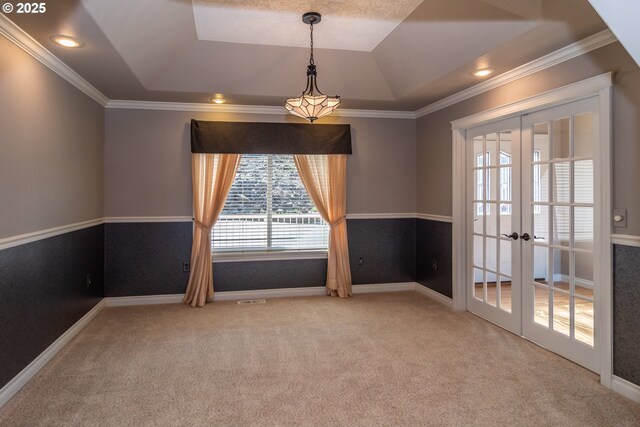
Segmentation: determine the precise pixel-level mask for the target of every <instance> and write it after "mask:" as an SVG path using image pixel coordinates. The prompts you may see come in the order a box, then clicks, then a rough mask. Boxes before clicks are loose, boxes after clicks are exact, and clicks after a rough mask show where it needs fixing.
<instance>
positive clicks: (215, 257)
mask: <svg viewBox="0 0 640 427" xmlns="http://www.w3.org/2000/svg"><path fill="white" fill-rule="evenodd" d="M300 259H327V251H279V252H276V251H273V252H266V251H265V252H213V253H212V254H211V260H212V262H213V263H214V264H216V263H219V262H247V261H285V260H300Z"/></svg>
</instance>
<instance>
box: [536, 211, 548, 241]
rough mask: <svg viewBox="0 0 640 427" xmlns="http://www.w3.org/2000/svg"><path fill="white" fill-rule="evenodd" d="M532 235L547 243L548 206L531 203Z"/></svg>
mask: <svg viewBox="0 0 640 427" xmlns="http://www.w3.org/2000/svg"><path fill="white" fill-rule="evenodd" d="M533 235H534V236H535V237H536V238H537V239H538V240H542V239H544V241H541V243H549V206H546V205H533Z"/></svg>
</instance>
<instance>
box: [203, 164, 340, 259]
mask: <svg viewBox="0 0 640 427" xmlns="http://www.w3.org/2000/svg"><path fill="white" fill-rule="evenodd" d="M328 237H329V226H328V225H327V224H326V223H325V222H324V221H323V220H322V218H321V217H320V215H319V214H318V211H317V210H316V208H315V206H314V204H313V202H312V201H311V199H310V198H309V195H308V194H307V191H306V190H305V188H304V186H303V185H302V182H301V181H300V177H299V176H298V171H297V169H296V166H295V164H294V162H293V156H290V155H271V154H245V155H243V156H242V159H241V161H240V166H239V168H238V173H237V174H236V178H235V181H234V183H233V186H232V187H231V190H230V192H229V196H228V197H227V201H226V203H225V205H224V209H223V211H222V214H221V215H220V218H218V221H217V222H216V224H215V226H214V228H213V230H212V239H211V248H212V251H214V252H249V251H282V250H287V251H308V250H326V249H327V246H328Z"/></svg>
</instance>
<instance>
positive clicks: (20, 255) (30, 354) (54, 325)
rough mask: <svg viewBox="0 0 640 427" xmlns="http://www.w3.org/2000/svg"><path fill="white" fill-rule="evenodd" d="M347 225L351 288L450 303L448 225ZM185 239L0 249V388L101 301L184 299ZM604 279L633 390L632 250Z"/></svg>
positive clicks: (258, 277) (94, 235)
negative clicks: (430, 296) (433, 294)
mask: <svg viewBox="0 0 640 427" xmlns="http://www.w3.org/2000/svg"><path fill="white" fill-rule="evenodd" d="M347 226H348V232H349V255H350V260H351V269H352V276H353V283H354V284H364V283H393V282H410V281H417V282H419V283H422V284H424V285H425V286H428V287H430V288H431V289H433V290H435V291H437V292H440V293H442V294H443V295H446V296H451V291H452V288H451V285H452V283H451V266H452V262H451V224H449V223H444V222H436V221H428V220H422V219H418V220H416V219H406V218H405V219H367V220H348V224H347ZM191 233H192V226H191V223H124V224H122V223H114V224H106V225H100V226H95V227H91V228H87V229H84V230H79V231H74V232H71V233H67V234H63V235H60V236H55V237H51V238H47V239H43V240H40V241H36V242H33V243H28V244H24V245H21V246H17V247H13V248H9V249H5V250H2V251H0V342H2V351H0V387H2V386H3V385H5V384H6V383H7V382H8V381H10V380H11V379H12V378H13V377H14V376H15V375H16V374H18V373H19V372H20V371H21V370H22V369H24V368H25V367H26V366H27V365H28V364H29V363H30V362H31V361H33V360H34V359H35V358H36V357H37V356H38V355H39V354H40V353H41V352H42V351H44V350H45V349H46V348H47V347H48V346H49V345H50V344H51V343H53V341H55V340H56V339H57V338H58V337H59V336H60V335H62V334H63V333H64V332H65V331H66V330H67V329H68V328H69V327H71V326H72V325H73V324H74V323H75V322H76V321H77V320H79V319H80V318H81V317H82V316H83V315H85V314H86V313H87V312H88V311H89V310H90V309H91V308H92V307H94V306H95V304H97V303H98V302H99V301H100V299H101V298H102V297H103V296H132V295H154V294H176V293H182V292H184V290H185V288H186V284H187V280H188V273H184V272H182V263H183V262H184V261H188V260H189V257H190V251H191ZM360 258H362V260H363V262H362V264H359V263H358V260H359V259H360ZM87 275H88V276H89V278H90V280H91V284H89V285H87ZM613 275H614V295H613V301H614V322H613V324H614V357H613V359H614V374H615V375H617V376H619V377H621V378H624V379H626V380H628V381H630V382H632V383H635V384H638V385H640V364H639V363H638V360H640V332H639V331H640V316H638V306H639V305H640V248H636V247H629V246H620V245H615V246H614V271H613ZM325 276H326V260H324V259H318V260H290V261H261V262H228V263H216V264H214V280H215V287H216V289H217V290H218V291H235V290H255V289H273V288H288V287H304V286H322V285H323V284H324V281H325ZM103 278H104V281H103Z"/></svg>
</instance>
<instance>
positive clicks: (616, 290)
mask: <svg viewBox="0 0 640 427" xmlns="http://www.w3.org/2000/svg"><path fill="white" fill-rule="evenodd" d="M639 307H640V248H636V247H632V246H620V245H614V246H613V374H614V375H617V376H619V377H620V378H624V379H625V380H627V381H631V382H632V383H635V384H638V385H640V308H639Z"/></svg>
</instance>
